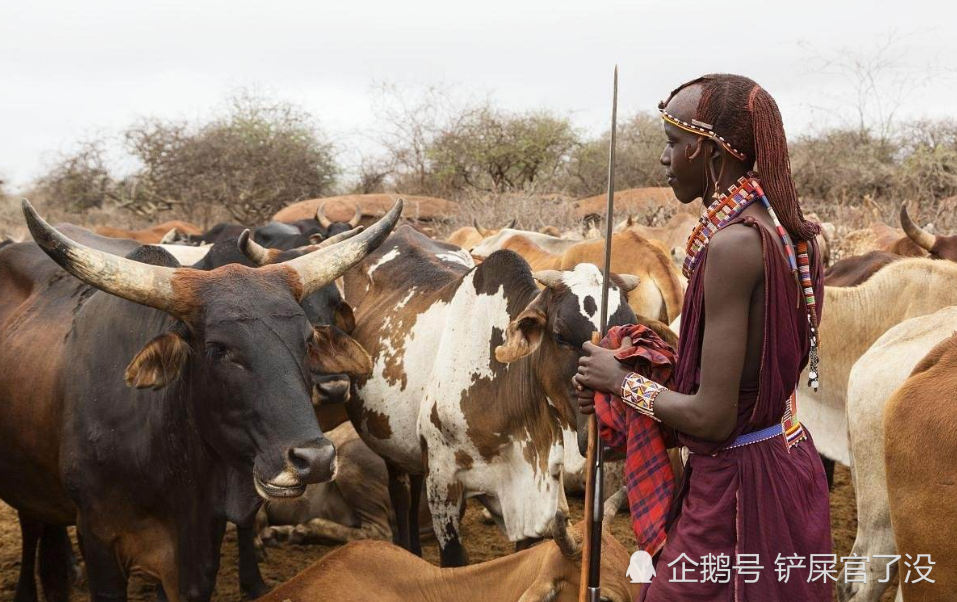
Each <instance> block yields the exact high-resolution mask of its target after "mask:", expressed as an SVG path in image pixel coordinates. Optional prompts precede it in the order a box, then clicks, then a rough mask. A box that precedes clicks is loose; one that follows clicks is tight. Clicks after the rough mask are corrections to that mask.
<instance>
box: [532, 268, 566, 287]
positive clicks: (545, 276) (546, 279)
mask: <svg viewBox="0 0 957 602" xmlns="http://www.w3.org/2000/svg"><path fill="white" fill-rule="evenodd" d="M532 278H534V279H535V280H536V281H538V283H539V284H541V285H542V286H544V287H553V286H558V285H559V284H561V283H562V273H561V272H559V271H558V270H539V271H537V272H532Z"/></svg>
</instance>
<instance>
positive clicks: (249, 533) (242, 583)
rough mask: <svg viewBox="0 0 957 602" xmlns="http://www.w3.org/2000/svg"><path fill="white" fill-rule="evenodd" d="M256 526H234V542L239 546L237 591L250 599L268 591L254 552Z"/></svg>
mask: <svg viewBox="0 0 957 602" xmlns="http://www.w3.org/2000/svg"><path fill="white" fill-rule="evenodd" d="M255 539H256V528H255V527H240V526H239V525H237V526H236V543H237V545H238V547H239V591H241V592H242V593H243V595H244V596H246V597H247V598H248V599H250V600H255V599H256V598H259V597H260V596H263V595H265V594H266V593H267V592H269V586H267V585H266V582H265V581H263V576H262V573H261V572H260V571H259V558H258V557H257V554H256V542H255Z"/></svg>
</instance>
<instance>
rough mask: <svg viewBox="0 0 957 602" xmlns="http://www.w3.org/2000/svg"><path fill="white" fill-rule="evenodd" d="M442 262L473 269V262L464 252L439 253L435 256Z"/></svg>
mask: <svg viewBox="0 0 957 602" xmlns="http://www.w3.org/2000/svg"><path fill="white" fill-rule="evenodd" d="M436 257H438V258H439V259H441V260H442V261H447V262H448V263H456V264H458V265H461V266H464V267H467V268H469V269H471V268H474V267H475V262H474V261H473V260H472V256H471V255H469V254H468V253H466V252H465V251H461V250H460V251H449V252H448V253H439V254H438V255H436Z"/></svg>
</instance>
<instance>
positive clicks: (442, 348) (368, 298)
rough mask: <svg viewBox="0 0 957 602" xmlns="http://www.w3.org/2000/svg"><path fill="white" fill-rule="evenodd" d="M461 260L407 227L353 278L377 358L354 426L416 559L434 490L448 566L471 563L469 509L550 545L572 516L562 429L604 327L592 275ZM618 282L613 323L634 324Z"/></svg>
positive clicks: (361, 328)
mask: <svg viewBox="0 0 957 602" xmlns="http://www.w3.org/2000/svg"><path fill="white" fill-rule="evenodd" d="M455 249H456V248H455V247H453V246H451V245H449V244H447V243H442V242H436V241H433V240H431V239H429V238H427V237H425V236H423V235H422V234H419V233H418V232H416V231H415V230H413V229H412V228H408V227H403V228H400V229H399V230H397V231H396V233H395V234H394V235H393V236H391V237H390V238H389V239H388V240H387V241H386V242H385V243H384V244H383V246H382V247H380V248H379V250H378V252H377V253H375V254H373V255H370V256H369V257H368V258H367V259H366V260H365V261H364V262H363V263H362V264H361V265H359V266H357V269H355V270H353V271H351V272H350V273H349V274H348V275H347V277H346V278H345V294H346V298H347V299H349V300H350V302H351V303H352V304H353V305H354V307H355V308H356V309H355V315H356V323H357V325H358V326H357V328H356V330H355V332H354V333H353V334H354V337H355V338H356V340H358V341H359V342H360V343H361V344H362V345H363V346H364V347H365V348H366V349H367V350H368V352H369V354H370V356H371V357H372V361H373V373H372V377H371V378H369V379H367V380H365V381H362V380H361V379H360V380H359V381H358V383H357V384H358V386H357V394H356V395H355V396H353V398H352V399H351V400H350V401H349V402H348V410H349V417H350V419H351V420H352V422H353V424H355V426H356V430H357V431H358V432H359V434H360V436H361V437H362V438H363V440H365V441H366V443H367V444H368V445H369V447H371V448H372V449H373V450H374V451H376V452H377V453H379V454H380V455H381V456H382V457H383V458H385V459H386V464H387V466H388V468H389V473H390V481H391V483H390V495H391V497H392V500H393V504H394V507H395V510H396V521H397V530H398V537H397V541H399V542H400V543H402V544H403V545H407V546H408V547H409V548H410V549H412V550H413V551H418V542H417V541H416V538H417V535H418V529H417V527H416V526H415V525H414V522H415V517H414V516H413V517H412V523H413V524H410V523H409V518H410V517H409V513H408V508H409V507H410V506H411V507H412V508H415V507H416V504H417V500H416V499H415V495H414V494H416V493H417V492H418V491H419V486H418V483H420V482H421V479H422V478H425V479H426V492H427V495H428V498H429V507H430V509H431V511H432V519H433V520H432V524H433V527H434V529H435V532H436V536H437V538H438V540H439V544H440V547H441V550H442V564H443V565H445V566H448V565H461V564H465V563H466V562H467V560H466V557H465V550H464V548H463V547H462V545H461V543H460V541H459V520H460V515H461V512H462V511H463V509H464V503H465V500H466V498H468V497H476V498H478V499H479V501H480V502H481V503H482V504H484V505H485V507H486V508H487V509H488V510H489V511H490V512H491V514H492V516H493V517H494V518H495V521H496V523H497V524H498V525H499V527H500V528H501V529H502V530H503V531H504V532H505V534H506V535H507V536H508V538H509V539H510V540H511V541H515V542H523V541H527V540H530V539H534V538H540V537H542V536H545V535H546V534H547V533H548V532H549V529H550V528H551V524H552V520H553V519H554V516H555V511H556V509H558V508H563V507H564V506H565V498H564V492H563V489H562V469H563V464H564V461H563V455H564V444H563V435H562V431H563V429H564V428H567V427H568V426H569V425H574V424H575V423H576V415H575V413H574V412H575V409H576V407H577V406H576V404H574V403H573V396H572V388H571V377H572V375H573V374H574V373H575V371H576V369H577V365H578V357H579V354H580V350H581V345H582V343H583V342H584V341H587V340H589V339H590V338H591V335H592V333H593V332H595V331H596V329H597V328H598V320H599V311H598V304H599V303H600V301H601V282H602V277H601V273H600V272H599V270H598V268H596V267H595V266H593V265H581V266H578V267H577V268H576V269H575V270H574V271H568V272H558V271H549V272H546V273H537V274H536V275H533V274H532V271H531V269H530V268H529V266H528V264H527V263H526V262H525V261H524V260H523V259H522V258H521V257H519V256H518V255H516V254H515V253H513V252H511V251H500V252H497V253H493V254H492V255H490V256H489V257H488V258H487V259H486V260H485V261H484V262H483V263H482V264H481V265H479V266H478V267H474V268H471V267H467V266H466V265H464V264H463V262H462V261H461V260H462V257H461V256H459V255H456V254H454V251H455ZM536 279H538V281H539V282H541V283H543V284H545V285H546V287H545V288H544V289H543V290H539V288H538V287H537V286H536ZM613 283H614V285H613V288H612V289H611V291H610V301H609V315H610V319H609V321H610V323H611V324H625V323H632V322H634V320H635V316H634V313H633V312H632V311H631V309H630V308H629V307H628V304H627V302H626V301H625V300H624V295H625V293H626V292H627V291H628V290H630V288H633V287H634V286H635V285H636V284H637V279H636V278H634V277H631V276H615V277H613ZM409 477H411V479H409ZM409 481H411V492H412V494H413V495H412V499H406V497H405V496H406V495H408V494H407V493H404V492H405V491H407V489H405V488H404V487H402V486H400V485H401V484H402V483H403V482H409ZM410 533H411V537H410Z"/></svg>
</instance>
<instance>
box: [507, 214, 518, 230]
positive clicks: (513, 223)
mask: <svg viewBox="0 0 957 602" xmlns="http://www.w3.org/2000/svg"><path fill="white" fill-rule="evenodd" d="M517 223H518V218H517V217H513V218H512V221H510V222H509V223H508V225H507V226H505V227H506V228H508V229H512V228H514V227H515V224H517Z"/></svg>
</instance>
